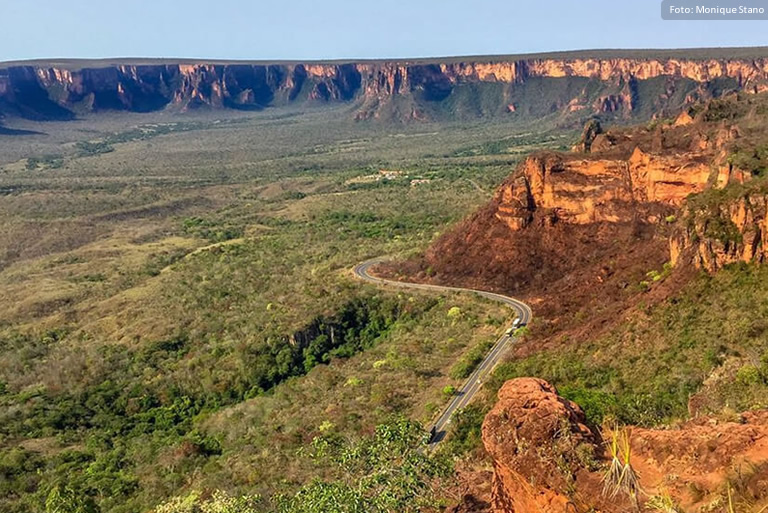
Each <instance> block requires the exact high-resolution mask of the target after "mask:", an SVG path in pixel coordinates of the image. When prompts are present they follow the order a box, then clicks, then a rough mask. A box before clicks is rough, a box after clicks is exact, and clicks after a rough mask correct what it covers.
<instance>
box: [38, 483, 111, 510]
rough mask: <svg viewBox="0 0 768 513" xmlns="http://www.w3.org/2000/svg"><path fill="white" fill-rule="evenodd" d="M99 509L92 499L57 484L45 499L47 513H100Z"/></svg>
mask: <svg viewBox="0 0 768 513" xmlns="http://www.w3.org/2000/svg"><path fill="white" fill-rule="evenodd" d="M99 511H100V510H99V507H98V506H97V505H96V503H95V502H93V499H91V498H90V497H88V496H86V495H83V494H78V493H76V492H75V491H74V490H73V489H72V488H70V487H68V486H62V485H61V484H57V485H56V486H54V487H53V488H52V489H51V491H50V492H48V497H47V498H46V499H45V513H98V512H99Z"/></svg>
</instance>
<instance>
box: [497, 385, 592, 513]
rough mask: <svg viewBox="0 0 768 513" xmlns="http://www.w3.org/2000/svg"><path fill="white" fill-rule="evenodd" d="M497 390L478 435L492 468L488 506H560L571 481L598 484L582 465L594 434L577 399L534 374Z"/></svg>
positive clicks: (521, 508)
mask: <svg viewBox="0 0 768 513" xmlns="http://www.w3.org/2000/svg"><path fill="white" fill-rule="evenodd" d="M498 395H499V401H498V402H497V403H496V406H494V408H493V409H492V410H491V411H490V412H489V413H488V415H487V416H486V417H485V421H484V422H483V435H482V436H483V444H484V445H485V449H486V450H487V451H488V454H489V456H490V458H491V460H492V462H493V470H494V474H493V490H492V502H491V511H493V512H496V513H502V512H503V513H511V512H516V513H517V512H528V511H538V512H550V511H551V512H555V511H556V512H565V511H568V507H569V504H570V503H571V502H572V501H571V498H569V497H568V496H567V495H566V490H568V489H569V488H572V487H573V484H574V482H582V481H583V483H582V486H583V487H585V488H586V487H588V486H589V485H588V484H587V482H586V481H584V480H585V479H586V480H589V481H593V482H592V483H591V485H592V487H593V488H595V489H599V482H600V481H599V479H595V478H594V476H591V474H590V472H589V470H588V469H586V468H585V462H586V460H587V459H590V458H593V457H594V451H595V449H596V447H597V445H596V444H597V439H596V437H595V435H594V434H593V433H592V432H591V431H590V429H589V428H588V427H587V426H585V425H584V422H585V420H584V413H583V412H582V411H581V408H579V406H578V405H576V404H575V403H573V402H571V401H568V400H567V399H563V398H562V397H560V396H558V395H557V391H556V390H555V388H554V387H553V386H552V385H550V384H549V383H547V382H545V381H543V380H540V379H535V378H519V379H514V380H512V381H508V382H507V383H505V384H504V386H503V387H502V388H501V390H499V394H498ZM580 457H581V458H582V461H579V458H580ZM595 499H596V503H595V505H597V504H598V503H599V500H600V498H599V496H598V497H595ZM601 510H602V509H601Z"/></svg>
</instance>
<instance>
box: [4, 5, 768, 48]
mask: <svg viewBox="0 0 768 513" xmlns="http://www.w3.org/2000/svg"><path fill="white" fill-rule="evenodd" d="M659 13H660V0H374V1H366V0H354V1H353V0H287V1H283V2H278V1H275V0H271V1H265V0H184V1H179V0H124V1H120V2H117V1H115V0H67V1H62V0H0V61H4V60H16V59H30V58H53V57H81V58H96V57H190V58H209V59H213V58H222V59H331V58H382V57H421V56H425V57H431V56H448V55H473V54H508V53H527V52H540V51H551V50H572V49H583V48H681V47H701V46H757V45H768V36H766V34H768V30H766V29H768V25H766V24H767V23H768V22H759V21H750V22H743V21H742V22H739V21H736V22H733V21H715V22H679V21H675V22H673V21H662V20H661V19H660V14H659Z"/></svg>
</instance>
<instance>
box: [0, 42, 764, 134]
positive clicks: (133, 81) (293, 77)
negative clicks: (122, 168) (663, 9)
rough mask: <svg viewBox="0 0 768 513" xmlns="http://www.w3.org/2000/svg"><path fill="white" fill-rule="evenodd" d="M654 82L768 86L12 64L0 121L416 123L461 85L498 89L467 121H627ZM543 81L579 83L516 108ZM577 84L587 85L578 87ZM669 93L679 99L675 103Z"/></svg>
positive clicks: (592, 67) (648, 70) (492, 72)
mask: <svg viewBox="0 0 768 513" xmlns="http://www.w3.org/2000/svg"><path fill="white" fill-rule="evenodd" d="M658 77H667V78H668V82H669V83H668V84H667V85H666V86H665V88H664V90H663V91H661V90H660V91H658V96H654V97H653V98H646V100H648V101H650V102H652V103H654V104H656V105H657V106H658V107H657V110H669V111H676V110H679V108H680V107H681V106H682V104H684V103H686V102H690V101H694V100H696V99H701V98H706V97H708V96H709V95H711V94H713V92H714V90H715V89H714V88H710V87H709V85H710V83H711V82H712V81H714V80H718V81H719V85H718V86H717V87H718V88H720V87H721V86H722V84H723V83H725V82H723V81H724V80H729V81H730V82H731V84H732V87H733V89H743V90H750V91H751V90H755V91H757V90H760V89H761V88H763V87H764V85H765V84H768V58H761V59H751V60H746V59H726V58H724V59H704V60H696V59H686V58H666V59H656V58H590V57H587V56H585V57H583V58H525V59H515V58H510V59H509V60H504V59H497V60H478V61H453V62H435V63H428V62H360V63H306V64H301V63H288V64H280V63H274V64H247V63H233V64H219V63H196V64H168V63H163V64H143V65H134V64H115V65H107V64H105V65H103V66H100V65H96V66H93V67H79V66H78V65H77V63H74V64H73V63H67V64H65V65H50V66H43V65H37V64H35V65H26V64H23V63H21V64H17V65H6V66H4V67H2V66H0V113H5V114H15V115H21V116H25V117H30V118H41V119H66V118H68V117H72V116H74V115H75V114H76V113H79V112H84V111H99V110H105V109H117V110H129V111H137V112H145V111H152V110H158V109H163V108H166V107H169V106H170V107H172V106H176V107H180V108H182V109H189V108H196V107H201V106H209V107H216V108H219V107H226V108H233V109H260V108H264V107H266V106H272V105H280V104H285V103H291V102H299V101H324V102H331V101H333V102H337V101H338V102H349V101H352V100H360V110H359V112H358V114H357V117H358V118H368V117H378V116H379V115H380V114H381V112H382V111H383V110H385V108H386V106H387V105H391V104H392V102H393V100H395V99H397V98H399V97H405V98H408V99H409V100H411V101H413V102H415V105H412V106H411V107H410V108H405V109H404V112H405V114H404V116H405V117H411V118H422V117H425V116H427V114H426V113H428V112H429V111H430V108H429V107H428V106H429V105H430V104H435V103H440V102H443V101H444V100H446V99H448V98H449V97H451V96H452V95H454V93H455V91H456V90H457V89H458V88H461V87H462V86H463V85H466V84H490V83H502V84H506V88H505V89H504V90H498V89H496V90H497V91H498V92H497V96H498V98H496V100H497V101H495V103H496V104H497V105H495V106H494V105H490V106H486V107H485V109H486V110H483V111H481V112H475V114H477V115H483V114H484V113H486V114H487V113H488V112H494V113H497V114H499V115H511V114H514V115H516V116H525V115H528V116H533V115H542V114H547V113H551V112H552V110H553V109H554V110H563V111H568V112H570V111H576V112H580V113H582V114H588V113H589V112H590V110H591V111H592V112H596V113H600V112H602V113H623V115H626V114H627V113H631V112H633V111H634V109H635V108H636V106H637V105H636V104H637V100H638V98H637V94H638V87H637V84H638V81H645V80H651V79H656V78H658ZM542 79H555V80H560V79H572V80H581V82H574V87H573V91H572V92H570V93H567V94H564V95H560V96H558V95H554V93H553V95H554V96H552V97H551V98H549V97H548V98H546V101H544V102H543V103H542V105H537V104H531V103H528V104H527V105H526V104H524V102H529V100H528V99H527V97H526V95H525V94H523V93H524V90H525V85H526V84H527V83H529V82H531V81H534V82H535V81H536V80H542ZM584 80H588V81H592V82H593V83H592V84H591V85H589V86H588V87H587V86H586V85H585V84H586V83H585V82H584ZM594 81H598V82H602V83H603V86H602V87H595V84H594ZM578 84H581V85H580V86H579V85H578ZM537 91H538V89H537ZM676 91H683V92H685V94H682V95H681V94H678V95H675V92H676ZM539 96H541V95H539ZM677 97H679V98H677ZM517 98H520V101H517ZM675 98H677V99H675ZM681 102H682V103H681ZM470 103H473V102H470ZM475 103H476V102H475ZM491 103H492V104H493V103H494V102H491ZM398 108H399V107H398ZM489 109H490V110H489Z"/></svg>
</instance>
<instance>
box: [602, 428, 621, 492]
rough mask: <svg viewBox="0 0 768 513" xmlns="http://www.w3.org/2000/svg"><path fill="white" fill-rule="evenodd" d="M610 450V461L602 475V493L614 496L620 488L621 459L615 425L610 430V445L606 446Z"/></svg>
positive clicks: (617, 432)
mask: <svg viewBox="0 0 768 513" xmlns="http://www.w3.org/2000/svg"><path fill="white" fill-rule="evenodd" d="M608 449H609V450H610V452H611V463H610V464H609V466H608V470H607V471H606V473H605V475H604V476H603V495H605V496H608V497H615V496H616V494H618V493H619V490H620V489H621V479H622V478H621V469H622V465H621V459H620V453H619V431H618V428H617V427H614V429H612V430H611V445H609V446H608Z"/></svg>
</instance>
